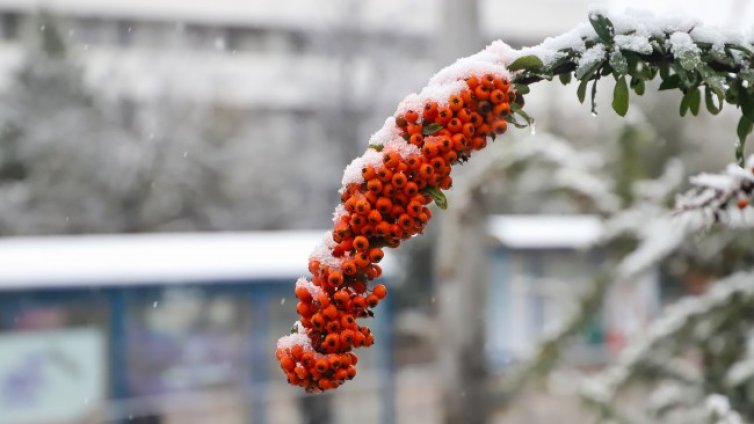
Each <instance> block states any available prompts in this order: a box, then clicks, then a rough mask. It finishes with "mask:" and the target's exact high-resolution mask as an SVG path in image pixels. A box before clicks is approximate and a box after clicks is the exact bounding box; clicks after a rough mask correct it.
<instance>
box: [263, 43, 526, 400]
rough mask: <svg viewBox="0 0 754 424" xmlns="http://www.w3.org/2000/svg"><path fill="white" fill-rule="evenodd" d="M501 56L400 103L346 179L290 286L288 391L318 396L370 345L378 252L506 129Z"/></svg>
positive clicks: (466, 63)
mask: <svg viewBox="0 0 754 424" xmlns="http://www.w3.org/2000/svg"><path fill="white" fill-rule="evenodd" d="M505 49H507V46H505V45H502V44H501V43H500V44H493V45H491V46H490V47H488V48H487V49H486V50H484V51H482V52H480V53H478V54H476V55H474V56H471V57H468V58H465V59H461V60H459V61H458V62H456V63H455V64H454V65H451V66H449V67H447V68H445V69H443V70H442V71H440V72H439V73H438V74H437V75H435V77H433V78H432V80H430V83H429V85H428V86H427V87H425V89H424V90H423V91H422V92H421V93H419V94H412V95H410V96H408V97H407V98H406V99H405V100H404V101H403V102H402V103H401V104H400V106H399V107H398V110H397V112H396V114H395V116H393V117H391V118H388V120H387V121H386V122H385V125H384V126H383V127H382V129H380V130H379V131H378V132H377V133H375V134H374V135H373V136H372V138H371V139H370V146H369V149H368V150H367V151H366V153H364V155H363V156H361V157H359V158H356V159H355V160H354V161H353V162H352V163H351V164H350V165H349V166H348V167H347V168H346V170H345V171H344V175H343V185H342V188H341V191H340V194H341V201H342V203H341V204H340V205H338V207H337V208H336V210H335V214H334V218H333V222H334V227H333V230H332V232H331V233H330V232H328V233H327V234H326V235H325V240H324V241H323V242H322V244H321V245H320V246H318V247H317V248H316V249H315V251H314V253H312V255H311V257H310V260H309V271H310V272H311V274H312V275H311V280H310V281H309V280H307V279H305V278H301V279H299V281H298V283H297V284H296V297H297V298H298V300H299V302H298V306H297V311H298V313H299V315H300V316H301V318H300V320H299V321H298V322H297V323H296V325H295V328H294V329H293V330H292V334H291V335H288V336H286V337H283V338H281V339H280V340H279V341H278V345H277V351H276V356H277V358H278V360H279V361H280V366H281V368H282V369H283V371H284V372H285V374H286V376H287V377H288V381H289V382H290V383H291V384H293V385H297V386H301V387H304V388H305V389H306V390H307V391H310V392H317V391H320V390H327V389H332V388H336V387H338V386H340V385H341V384H343V382H344V381H345V380H350V379H352V378H353V377H354V376H355V375H356V368H355V365H356V363H357V361H358V360H357V357H356V355H355V354H354V353H353V352H352V350H353V349H354V348H357V347H361V346H370V345H372V344H373V343H374V337H373V335H372V333H371V331H370V330H369V328H367V327H366V326H361V325H359V324H358V323H357V321H356V320H357V319H359V318H366V317H369V316H372V315H373V311H372V310H373V308H375V307H376V306H377V305H378V304H379V302H380V301H381V300H382V299H383V298H384V297H385V296H386V294H387V289H386V288H385V286H384V285H382V284H376V285H373V286H372V287H371V288H370V286H369V284H370V282H371V281H373V280H375V279H377V278H379V277H380V275H381V274H382V269H381V268H380V266H379V262H380V260H381V259H382V258H383V255H384V253H383V248H384V247H391V248H395V247H398V246H399V245H400V243H401V241H403V240H407V239H409V238H411V237H413V236H414V235H417V234H419V233H421V232H422V231H423V230H424V228H425V226H426V225H427V223H428V222H429V220H430V219H431V218H432V212H431V210H430V209H429V208H428V207H427V206H428V205H429V203H431V202H432V201H433V200H435V201H436V202H437V203H438V204H440V206H441V207H442V206H443V205H442V203H444V196H443V195H442V192H441V190H447V189H449V188H450V187H451V185H452V183H453V180H452V178H451V176H450V172H451V167H452V165H454V164H457V163H459V162H462V161H465V160H467V159H468V158H469V156H470V155H471V153H472V152H473V151H475V150H480V149H482V148H484V147H485V146H486V145H487V139H488V137H490V136H495V135H501V134H503V133H505V131H506V130H507V125H508V124H507V122H506V120H505V118H506V117H507V116H508V115H509V113H510V112H511V103H512V102H513V101H515V99H516V94H515V92H514V91H513V90H512V89H511V84H510V75H509V74H508V72H507V70H506V68H505V66H504V64H503V62H502V57H504V55H502V54H500V53H501V52H502V51H504V50H505Z"/></svg>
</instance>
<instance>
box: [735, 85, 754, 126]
mask: <svg viewBox="0 0 754 424" xmlns="http://www.w3.org/2000/svg"><path fill="white" fill-rule="evenodd" d="M738 95H739V96H738V104H739V106H741V112H743V114H744V116H745V117H746V119H748V120H749V121H751V122H754V98H752V95H751V93H749V90H748V89H746V88H745V87H741V88H740V89H739V92H738Z"/></svg>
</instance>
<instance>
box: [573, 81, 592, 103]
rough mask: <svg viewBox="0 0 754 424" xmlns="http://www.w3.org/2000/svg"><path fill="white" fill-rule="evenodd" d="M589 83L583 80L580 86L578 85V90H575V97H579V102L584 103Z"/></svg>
mask: <svg viewBox="0 0 754 424" xmlns="http://www.w3.org/2000/svg"><path fill="white" fill-rule="evenodd" d="M588 83H589V80H583V81H581V84H579V88H578V90H576V95H577V96H578V97H579V102H581V103H584V100H585V99H586V85H587V84H588Z"/></svg>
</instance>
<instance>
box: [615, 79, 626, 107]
mask: <svg viewBox="0 0 754 424" xmlns="http://www.w3.org/2000/svg"><path fill="white" fill-rule="evenodd" d="M613 110H614V111H615V113H617V114H618V115H620V116H626V112H628V84H627V83H626V77H624V76H622V77H620V78H618V81H616V83H615V90H613Z"/></svg>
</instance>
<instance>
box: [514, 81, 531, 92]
mask: <svg viewBox="0 0 754 424" xmlns="http://www.w3.org/2000/svg"><path fill="white" fill-rule="evenodd" d="M513 88H514V90H515V91H516V94H529V91H531V89H529V86H528V85H526V84H520V83H515V84H513Z"/></svg>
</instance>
